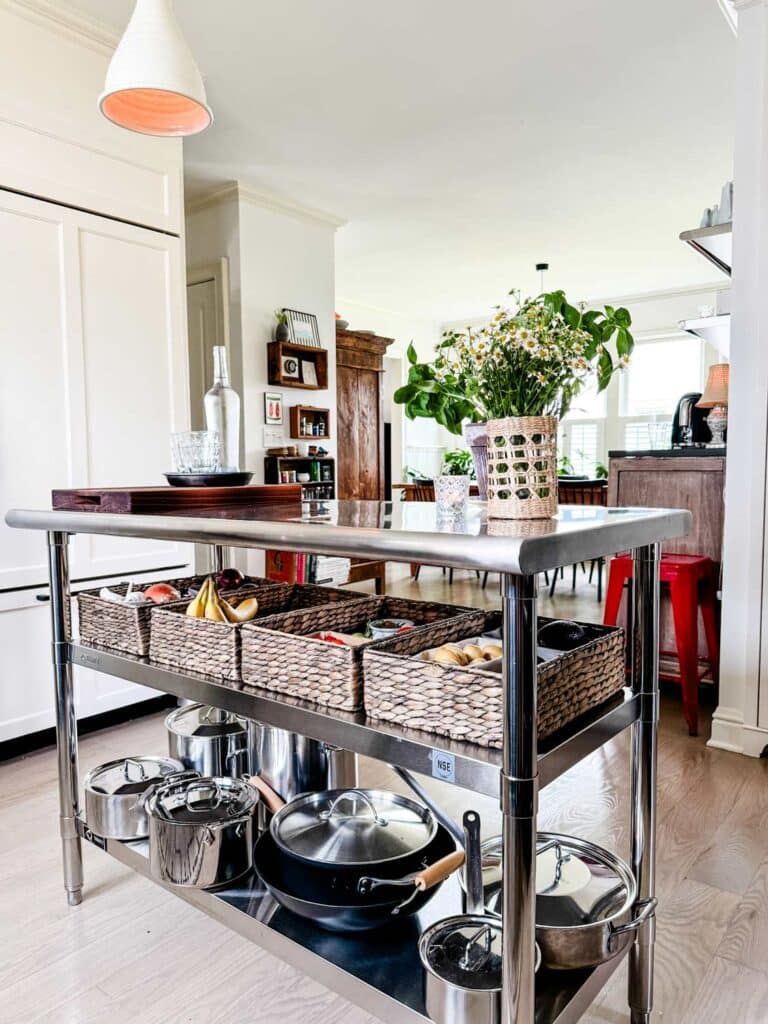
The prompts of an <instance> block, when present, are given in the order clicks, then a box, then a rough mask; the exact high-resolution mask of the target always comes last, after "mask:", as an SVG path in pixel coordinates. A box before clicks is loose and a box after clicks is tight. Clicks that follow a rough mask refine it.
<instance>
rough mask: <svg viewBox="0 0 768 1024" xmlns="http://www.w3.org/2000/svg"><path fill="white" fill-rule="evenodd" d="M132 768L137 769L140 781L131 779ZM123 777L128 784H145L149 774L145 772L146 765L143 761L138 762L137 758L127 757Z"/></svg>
mask: <svg viewBox="0 0 768 1024" xmlns="http://www.w3.org/2000/svg"><path fill="white" fill-rule="evenodd" d="M131 768H135V769H136V770H137V771H138V773H139V777H138V779H132V778H131V773H130V769H131ZM123 777H124V778H125V779H127V780H128V782H143V781H144V780H145V779H146V777H147V773H146V772H145V771H144V765H143V764H142V763H141V761H137V760H136V758H135V757H126V759H125V761H123Z"/></svg>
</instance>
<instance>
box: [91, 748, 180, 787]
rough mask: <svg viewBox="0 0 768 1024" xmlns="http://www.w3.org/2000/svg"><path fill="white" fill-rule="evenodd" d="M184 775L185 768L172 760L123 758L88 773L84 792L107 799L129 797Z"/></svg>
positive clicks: (146, 757) (169, 758)
mask: <svg viewBox="0 0 768 1024" xmlns="http://www.w3.org/2000/svg"><path fill="white" fill-rule="evenodd" d="M181 771H184V765H182V764H181V762H180V761H174V760H173V758H171V757H149V756H141V757H121V758H118V760H116V761H107V763H106V764H100V765H99V767H98V768H94V769H93V770H92V771H90V772H88V774H87V775H86V777H85V788H86V789H89V790H91V792H93V793H101V794H103V795H104V796H129V795H130V794H131V793H143V792H144V791H145V790H146V789H148V788H149V787H150V786H152V785H154V784H155V783H156V782H160V781H161V780H162V779H164V778H165V777H166V776H168V775H173V774H174V773H175V772H181Z"/></svg>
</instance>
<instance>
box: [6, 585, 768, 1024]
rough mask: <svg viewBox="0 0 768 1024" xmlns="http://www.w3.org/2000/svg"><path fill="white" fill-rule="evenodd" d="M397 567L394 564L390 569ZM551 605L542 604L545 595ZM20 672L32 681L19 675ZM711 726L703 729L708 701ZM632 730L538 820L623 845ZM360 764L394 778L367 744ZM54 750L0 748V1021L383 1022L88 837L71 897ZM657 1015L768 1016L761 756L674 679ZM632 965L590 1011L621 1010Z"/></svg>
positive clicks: (583, 610)
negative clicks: (691, 711) (730, 743)
mask: <svg viewBox="0 0 768 1024" xmlns="http://www.w3.org/2000/svg"><path fill="white" fill-rule="evenodd" d="M393 575H394V574H393ZM390 589H391V590H392V591H393V592H398V593H402V594H410V595H413V596H422V597H429V598H433V599H435V598H446V599H452V600H454V601H456V602H464V601H466V602H473V603H479V602H480V601H482V600H488V602H489V603H495V601H496V593H495V580H493V578H492V580H491V582H490V583H489V588H488V591H487V592H486V593H485V594H483V593H482V592H481V591H480V590H479V587H478V586H477V584H476V582H475V581H474V578H473V577H472V576H470V575H469V574H467V573H457V574H456V579H455V582H454V585H453V587H452V588H450V589H449V588H448V585H447V582H446V581H445V580H444V579H443V577H442V576H441V575H440V572H439V570H437V569H425V570H423V572H422V579H421V580H420V582H419V583H418V584H413V583H411V582H410V581H408V580H407V579H406V578H404V577H403V576H402V575H400V576H398V577H397V578H396V579H393V581H392V585H391V588H390ZM543 610H545V609H543ZM554 612H555V614H557V615H563V616H569V617H570V616H581V617H583V618H590V617H594V618H595V619H599V617H600V616H599V608H598V606H597V603H596V601H595V600H594V590H590V589H589V588H586V587H580V588H579V591H578V592H577V594H576V595H572V594H571V593H570V590H569V587H568V586H565V587H562V588H561V589H560V592H559V595H558V596H557V599H556V605H555V608H554ZM20 684H21V681H20ZM703 717H704V722H703V731H704V732H705V733H706V732H707V731H708V717H709V715H708V713H707V712H706V711H705V714H704V716H703ZM165 742H166V741H165V735H164V730H163V724H162V716H157V717H153V718H149V719H144V720H140V721H137V722H134V723H129V724H127V725H124V726H121V727H119V728H116V729H112V730H110V731H109V732H104V733H100V734H94V735H91V736H88V737H86V738H85V739H84V740H83V741H82V743H81V747H80V750H81V768H82V771H83V773H84V772H85V771H86V770H87V769H88V768H90V767H91V766H93V765H95V764H98V763H100V762H103V761H105V760H108V759H109V758H111V757H115V756H118V755H120V754H127V753H136V752H161V751H163V750H165ZM627 763H628V738H627V737H626V736H623V737H621V738H619V739H618V740H616V741H614V742H612V743H611V744H610V745H609V746H607V747H606V748H605V749H604V750H602V751H600V752H598V753H596V754H594V755H592V756H591V757H590V758H588V759H587V760H585V761H584V762H582V763H581V764H580V765H579V766H577V767H576V768H575V769H574V770H573V771H571V772H569V773H568V775H566V776H564V777H563V778H562V779H560V780H558V781H557V782H556V783H554V784H553V785H551V786H549V787H548V788H547V789H546V790H545V791H544V792H543V793H542V798H541V820H542V826H543V827H547V828H551V829H559V830H562V831H565V832H570V833H572V834H575V835H581V836H585V837H588V838H590V839H593V840H595V841H596V842H598V843H602V844H604V845H606V846H608V847H610V848H612V849H614V850H616V851H617V852H618V853H620V854H621V855H623V856H626V855H627V838H628V806H629V805H628V786H627V771H626V768H627ZM362 774H363V779H364V781H366V782H373V781H374V780H375V781H376V782H377V783H378V784H384V785H391V786H392V788H400V787H398V786H397V785H396V783H395V782H394V781H393V780H391V779H390V777H389V773H388V771H387V770H386V769H382V768H381V767H380V766H378V765H375V764H373V763H372V762H363V764H362ZM434 788H435V793H436V795H438V796H439V797H440V799H441V800H443V802H444V803H445V804H446V806H447V807H448V808H449V809H451V810H453V811H455V812H456V813H459V812H460V811H461V810H462V809H463V808H464V807H466V806H470V805H472V806H475V807H476V808H477V809H478V810H479V811H480V813H481V814H482V817H483V822H484V829H483V830H484V832H485V833H486V834H487V835H492V834H495V833H496V832H497V831H498V822H499V814H498V810H497V808H496V807H495V803H494V801H491V800H487V799H484V798H474V797H472V796H471V794H467V793H464V792H463V791H459V790H453V789H451V788H449V787H440V786H438V784H435V787H434ZM56 816H57V799H56V767H55V759H54V755H53V752H52V751H50V750H49V751H42V752H40V753H37V754H34V755H32V756H30V757H27V758H24V759H19V760H17V761H14V762H8V763H6V764H2V765H0V892H2V901H1V902H0V908H1V909H2V912H1V913H0V950H2V954H1V955H0V1022H2V1024H33V1022H34V1024H97V1022H98V1024H104V1022H108V1024H277V1022H281V1024H283V1022H286V1024H287V1022H294V1021H295V1022H304V1021H309V1020H311V1021H312V1022H313V1024H374V1021H373V1019H372V1018H371V1017H370V1016H368V1015H367V1014H365V1013H363V1012H361V1011H360V1010H358V1009H356V1008H355V1007H353V1006H351V1005H350V1004H349V1003H347V1002H345V1001H344V1000H343V999H340V998H338V997H336V996H334V995H332V994H331V993H329V992H328V991H327V990H325V989H323V988H322V987H321V986H320V985H318V984H316V983H314V982H312V981H308V980H307V979H305V978H303V977H302V976H300V975H299V974H297V973H296V972H294V971H293V970H292V969H290V968H288V967H286V966H284V965H283V964H281V963H280V962H279V961H277V960H276V959H274V958H273V957H272V956H270V955H268V954H265V953H262V952H261V951H259V950H258V949H256V948H255V947H253V946H252V945H250V944H249V943H248V942H246V941H245V940H244V939H241V938H239V937H238V936H235V935H232V934H230V933H229V932H227V931H226V930H225V929H224V928H223V927H221V926H220V925H218V924H216V923H215V922H213V921H210V920H209V919H208V918H206V917H205V916H204V915H202V914H201V913H199V912H198V911H195V910H194V909H192V908H191V907H188V906H186V905H185V904H183V903H182V902H181V901H179V900H176V899H175V898H174V897H172V896H170V895H169V894H168V893H166V892H165V891H164V890H162V889H160V888H158V887H156V886H154V885H153V884H152V883H151V882H148V881H146V880H144V879H141V878H139V877H137V876H134V875H133V874H132V873H130V872H129V871H128V870H126V869H124V868H122V867H120V866H119V865H118V864H116V863H115V862H113V861H112V860H110V859H109V858H106V857H104V856H103V855H101V854H100V853H99V852H98V851H97V850H94V849H92V848H91V847H90V846H88V844H86V845H85V850H84V856H85V877H86V899H85V902H84V903H83V905H82V906H81V907H79V908H77V909H75V910H69V909H68V908H67V907H66V904H65V901H64V897H63V891H62V887H61V876H60V865H59V843H58V838H57V820H56ZM659 896H660V901H661V902H660V910H659V929H658V946H657V950H658V961H657V974H656V979H657V1010H656V1013H655V1015H654V1020H655V1021H656V1022H662V1021H664V1022H666V1024H719V1022H721V1021H728V1022H729V1024H765V1022H766V1021H768V764H767V763H766V762H764V761H756V760H750V759H748V758H742V757H739V756H738V755H735V754H728V753H725V752H722V751H716V750H709V749H707V747H706V746H705V742H704V739H703V738H698V739H690V738H689V737H688V736H687V734H686V731H685V728H684V726H683V723H682V715H681V712H680V702H679V699H678V697H677V695H676V694H675V693H674V692H671V693H670V694H668V695H666V696H665V698H664V701H663V711H662V727H661V743H660V789H659ZM624 988H625V977H624V972H623V971H621V972H619V974H618V975H617V976H616V978H615V980H614V982H613V983H612V984H611V985H610V986H609V988H608V989H607V990H606V991H605V992H604V993H603V995H602V997H601V998H600V999H599V1001H598V1002H597V1004H596V1005H595V1006H594V1007H593V1008H592V1009H591V1011H590V1012H589V1013H588V1014H587V1016H586V1017H585V1018H584V1020H585V1022H587V1024H619V1022H623V1021H626V1020H627V1014H626V1008H625V1006H626V1004H625V1000H624Z"/></svg>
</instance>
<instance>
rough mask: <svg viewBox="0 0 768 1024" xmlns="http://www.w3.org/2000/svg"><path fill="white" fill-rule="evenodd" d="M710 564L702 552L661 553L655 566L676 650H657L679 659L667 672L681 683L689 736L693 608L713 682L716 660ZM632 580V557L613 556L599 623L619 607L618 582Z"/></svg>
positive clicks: (694, 688)
mask: <svg viewBox="0 0 768 1024" xmlns="http://www.w3.org/2000/svg"><path fill="white" fill-rule="evenodd" d="M713 571H714V567H713V564H712V559H711V558H706V557H704V556H703V555H662V556H661V565H660V577H661V582H662V583H666V584H668V585H669V592H670V598H671V600H672V617H673V620H674V623H675V642H676V644H677V650H676V651H662V652H660V653H662V654H676V655H677V658H678V661H679V663H680V675H679V676H667V675H666V673H665V678H672V679H675V681H676V682H679V683H680V684H681V686H682V691H683V714H684V716H685V721H686V723H687V725H688V732H689V733H690V735H691V736H698V733H699V682H700V680H701V679H702V677H703V673H700V672H699V614H698V613H699V609H701V618H702V621H703V623H704V635H705V637H706V640H707V652H708V654H709V663H710V669H711V672H712V678H713V680H714V681H715V683H717V669H718V664H719V659H720V652H719V643H718V638H717V620H716V616H715V588H714V580H713ZM630 579H632V558H631V556H630V555H618V556H617V557H616V558H613V559H611V564H610V569H609V573H608V592H607V595H606V599H605V614H604V615H603V622H604V623H605V625H606V626H615V625H616V622H617V620H618V617H619V606H620V605H621V595H622V593H623V591H624V584H625V583H626V581H627V580H630Z"/></svg>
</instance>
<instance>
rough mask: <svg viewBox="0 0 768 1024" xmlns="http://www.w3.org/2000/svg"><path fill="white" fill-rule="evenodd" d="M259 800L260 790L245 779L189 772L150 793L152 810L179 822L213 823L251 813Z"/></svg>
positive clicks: (167, 819) (161, 816)
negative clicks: (205, 775)
mask: <svg viewBox="0 0 768 1024" xmlns="http://www.w3.org/2000/svg"><path fill="white" fill-rule="evenodd" d="M258 802H259V794H258V792H257V791H256V790H255V789H254V787H253V786H251V785H249V784H248V783H247V782H245V781H244V780H243V779H230V778H221V777H219V776H214V777H201V776H199V775H192V773H188V775H187V777H185V778H184V779H178V780H173V779H171V780H169V781H168V782H166V783H161V784H160V785H159V786H157V787H156V788H155V789H154V790H153V792H152V793H151V794H150V797H149V811H150V813H151V814H154V815H155V816H156V817H158V818H162V819H164V820H166V821H172V822H176V823H178V824H192V825H210V824H217V823H226V822H227V821H232V820H235V819H237V818H241V817H243V816H244V815H248V814H250V813H251V811H252V810H253V809H254V807H255V806H256V804H257V803H258Z"/></svg>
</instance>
